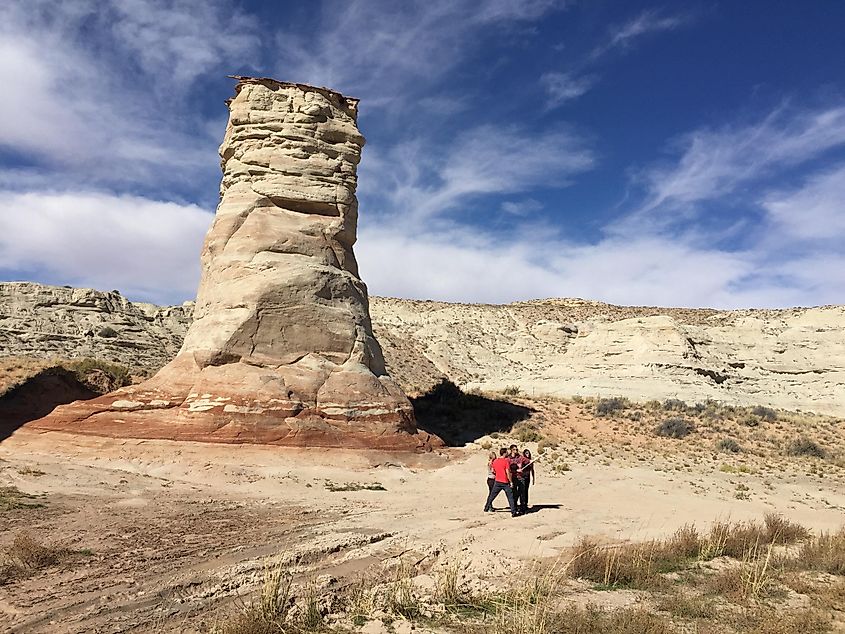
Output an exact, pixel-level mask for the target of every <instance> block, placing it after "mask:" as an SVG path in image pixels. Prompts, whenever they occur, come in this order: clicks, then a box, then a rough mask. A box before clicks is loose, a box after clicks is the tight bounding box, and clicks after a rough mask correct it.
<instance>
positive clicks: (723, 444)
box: [716, 438, 742, 453]
mask: <svg viewBox="0 0 845 634" xmlns="http://www.w3.org/2000/svg"><path fill="white" fill-rule="evenodd" d="M716 449H718V450H719V451H725V452H727V453H739V452H740V451H742V447H740V446H739V443H738V442H737V441H735V440H734V439H733V438H722V439H721V440H720V441H719V442H717V443H716Z"/></svg>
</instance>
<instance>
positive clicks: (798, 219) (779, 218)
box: [761, 165, 845, 248]
mask: <svg viewBox="0 0 845 634" xmlns="http://www.w3.org/2000/svg"><path fill="white" fill-rule="evenodd" d="M761 204H762V206H763V208H764V209H765V210H766V211H767V212H768V217H769V220H770V221H771V222H772V224H773V230H774V233H775V236H776V238H777V240H778V241H779V242H784V243H788V244H794V243H795V242H796V241H808V242H812V243H813V247H814V248H818V245H817V244H815V243H816V242H817V241H835V242H836V243H837V247H839V246H840V245H841V244H842V243H843V241H845V165H839V166H838V167H836V168H835V169H832V170H828V171H825V172H822V173H820V174H816V175H815V176H813V177H812V178H810V179H809V180H808V181H807V182H806V183H805V184H804V185H803V186H802V187H800V188H798V189H796V190H792V191H785V192H784V191H780V192H776V193H769V194H768V195H767V196H766V197H765V199H764V200H763V202H762V203H761ZM770 240H771V239H770Z"/></svg>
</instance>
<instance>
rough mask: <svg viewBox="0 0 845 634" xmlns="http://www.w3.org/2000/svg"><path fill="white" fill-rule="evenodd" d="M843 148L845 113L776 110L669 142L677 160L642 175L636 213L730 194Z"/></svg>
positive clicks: (834, 109)
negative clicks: (644, 196) (642, 193)
mask: <svg viewBox="0 0 845 634" xmlns="http://www.w3.org/2000/svg"><path fill="white" fill-rule="evenodd" d="M842 144H845V107H832V108H825V109H820V110H804V111H790V110H789V109H786V108H779V109H777V110H775V111H774V112H772V113H771V114H769V115H768V116H766V117H765V118H763V119H762V120H761V121H758V122H756V123H753V124H750V125H745V126H726V127H723V128H720V129H716V130H709V129H701V130H696V131H694V132H691V133H689V134H686V135H684V136H682V137H681V138H679V139H677V140H676V141H675V142H674V144H673V145H674V147H675V148H677V149H678V150H679V151H680V158H679V159H678V160H677V161H676V162H675V163H673V164H671V165H664V166H659V167H655V168H652V169H649V170H646V171H645V172H644V173H642V174H641V176H640V178H641V181H642V182H643V183H644V184H645V186H646V189H647V191H648V197H647V199H646V202H645V204H644V205H643V207H642V209H641V212H649V211H652V210H655V209H657V208H658V207H661V206H669V207H674V208H678V207H680V208H683V207H686V206H689V205H691V204H694V203H697V202H700V201H704V200H711V199H716V198H720V197H723V196H726V195H728V194H732V193H734V192H735V191H736V190H737V188H738V187H739V186H740V185H743V184H745V183H748V182H751V181H754V180H757V179H759V178H761V177H764V176H767V175H769V174H771V173H772V172H773V171H775V170H778V169H783V168H786V167H793V166H797V165H800V164H802V163H805V162H807V161H809V160H810V159H813V158H815V157H817V156H819V155H821V154H822V153H824V152H826V151H828V150H830V149H831V148H834V147H837V146H839V145H842Z"/></svg>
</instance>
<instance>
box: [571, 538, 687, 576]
mask: <svg viewBox="0 0 845 634" xmlns="http://www.w3.org/2000/svg"><path fill="white" fill-rule="evenodd" d="M700 550H701V537H700V536H699V534H698V531H696V530H695V528H694V527H693V526H684V527H682V528H680V529H679V530H678V531H676V532H675V534H674V535H672V536H671V537H669V538H668V539H666V540H662V541H660V540H654V541H648V542H643V543H638V544H623V545H620V546H600V545H598V544H597V543H596V542H595V541H593V540H591V539H587V538H583V539H581V540H580V541H579V542H578V543H577V544H576V546H575V550H574V553H573V556H572V560H571V563H570V566H569V573H570V574H571V575H572V576H573V577H576V578H579V579H587V580H588V581H593V582H594V583H598V584H601V585H603V586H606V587H630V588H651V587H654V586H655V585H657V584H659V583H661V581H662V578H661V577H660V575H661V574H663V573H666V572H672V571H676V570H680V569H682V568H684V567H686V565H687V564H688V563H689V562H690V561H691V560H693V559H695V558H697V557H698V554H699V551H700Z"/></svg>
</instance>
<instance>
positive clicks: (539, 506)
mask: <svg viewBox="0 0 845 634" xmlns="http://www.w3.org/2000/svg"><path fill="white" fill-rule="evenodd" d="M559 508H563V504H532V505H531V506H529V507H528V513H539V512H540V511H545V510H547V509H559Z"/></svg>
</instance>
